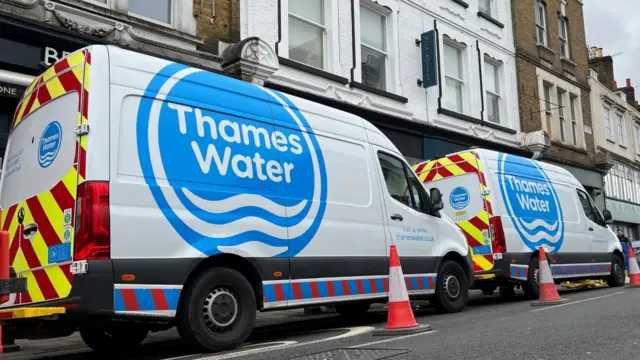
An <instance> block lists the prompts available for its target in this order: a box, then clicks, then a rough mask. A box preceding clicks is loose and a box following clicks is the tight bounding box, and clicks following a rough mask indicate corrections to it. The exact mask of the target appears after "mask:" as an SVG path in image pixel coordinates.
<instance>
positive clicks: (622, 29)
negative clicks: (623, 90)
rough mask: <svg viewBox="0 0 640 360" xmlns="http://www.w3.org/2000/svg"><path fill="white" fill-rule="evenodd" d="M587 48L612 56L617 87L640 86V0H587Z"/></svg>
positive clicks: (585, 15)
mask: <svg viewBox="0 0 640 360" xmlns="http://www.w3.org/2000/svg"><path fill="white" fill-rule="evenodd" d="M584 3H585V5H584V18H585V19H584V21H585V28H586V31H587V45H588V47H591V46H597V47H601V48H602V50H603V53H604V55H612V56H613V55H615V54H618V53H620V54H618V55H615V56H614V57H613V72H614V74H615V79H616V80H617V81H618V86H625V81H626V79H627V78H631V83H632V85H633V86H637V85H640V0H584Z"/></svg>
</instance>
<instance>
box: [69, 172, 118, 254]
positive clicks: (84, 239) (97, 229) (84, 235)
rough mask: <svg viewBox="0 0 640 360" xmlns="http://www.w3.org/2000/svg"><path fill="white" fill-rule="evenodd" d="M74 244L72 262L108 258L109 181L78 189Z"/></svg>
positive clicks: (85, 185)
mask: <svg viewBox="0 0 640 360" xmlns="http://www.w3.org/2000/svg"><path fill="white" fill-rule="evenodd" d="M74 242H75V245H74V249H73V250H74V251H73V254H74V255H73V259H74V260H75V261H79V260H106V259H110V257H111V239H110V225H109V183H108V182H101V181H88V182H85V183H82V184H81V185H80V186H78V198H77V200H76V236H75V239H74Z"/></svg>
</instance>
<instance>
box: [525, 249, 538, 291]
mask: <svg viewBox="0 0 640 360" xmlns="http://www.w3.org/2000/svg"><path fill="white" fill-rule="evenodd" d="M539 273H540V264H538V258H537V257H531V260H529V273H528V274H527V282H525V283H524V284H522V291H524V294H525V296H526V297H527V298H528V299H531V300H535V299H538V298H539V297H540V284H538V279H539V277H540V274H539Z"/></svg>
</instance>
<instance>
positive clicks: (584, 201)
mask: <svg viewBox="0 0 640 360" xmlns="http://www.w3.org/2000/svg"><path fill="white" fill-rule="evenodd" d="M578 198H579V199H580V204H581V205H582V210H584V214H585V215H586V216H587V218H588V219H589V220H591V221H596V220H595V218H594V216H593V209H591V204H590V203H589V197H588V196H587V194H586V193H585V192H583V191H580V190H578Z"/></svg>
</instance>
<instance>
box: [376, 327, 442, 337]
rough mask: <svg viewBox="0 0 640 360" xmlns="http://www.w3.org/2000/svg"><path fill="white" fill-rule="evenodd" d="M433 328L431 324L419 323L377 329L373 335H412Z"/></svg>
mask: <svg viewBox="0 0 640 360" xmlns="http://www.w3.org/2000/svg"><path fill="white" fill-rule="evenodd" d="M431 330H433V329H432V328H431V325H428V324H427V325H417V326H412V327H408V328H401V329H386V328H383V329H375V330H373V336H394V335H411V334H418V333H422V332H427V331H431Z"/></svg>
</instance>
